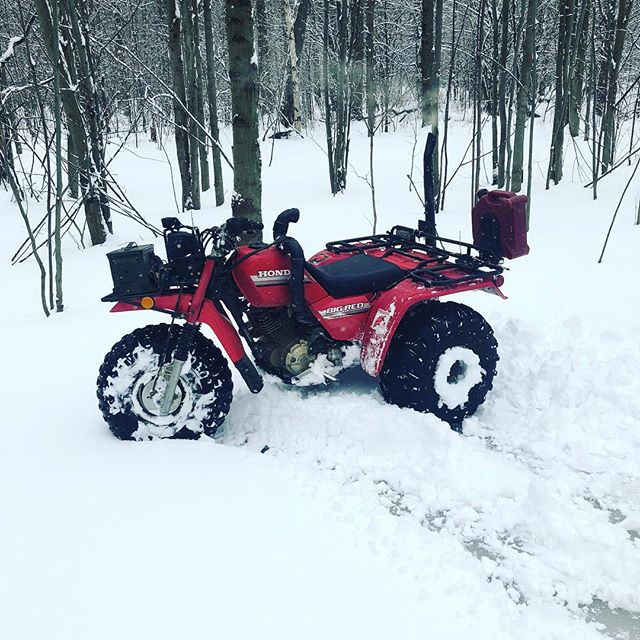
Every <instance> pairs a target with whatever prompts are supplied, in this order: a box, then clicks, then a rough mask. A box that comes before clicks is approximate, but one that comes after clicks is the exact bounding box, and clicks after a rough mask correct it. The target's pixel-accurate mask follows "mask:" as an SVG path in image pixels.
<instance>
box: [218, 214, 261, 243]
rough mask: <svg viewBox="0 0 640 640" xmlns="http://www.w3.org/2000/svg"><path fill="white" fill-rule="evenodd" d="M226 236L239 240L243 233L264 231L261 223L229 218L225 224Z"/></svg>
mask: <svg viewBox="0 0 640 640" xmlns="http://www.w3.org/2000/svg"><path fill="white" fill-rule="evenodd" d="M225 227H226V231H227V235H229V236H234V237H236V238H239V237H240V236H241V235H243V234H245V233H257V232H258V231H262V229H264V225H263V224H262V222H254V221H253V220H249V219H248V218H229V219H228V220H227V221H226V223H225Z"/></svg>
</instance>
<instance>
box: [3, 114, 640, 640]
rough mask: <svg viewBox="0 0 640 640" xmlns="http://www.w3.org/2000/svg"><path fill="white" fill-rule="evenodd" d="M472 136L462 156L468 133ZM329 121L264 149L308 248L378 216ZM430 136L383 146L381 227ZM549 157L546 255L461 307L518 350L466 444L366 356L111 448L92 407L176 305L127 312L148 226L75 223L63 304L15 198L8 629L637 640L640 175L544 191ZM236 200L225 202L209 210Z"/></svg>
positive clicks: (453, 201)
mask: <svg viewBox="0 0 640 640" xmlns="http://www.w3.org/2000/svg"><path fill="white" fill-rule="evenodd" d="M452 127H453V133H452V136H453V143H454V145H453V148H452V151H451V157H452V162H453V163H454V166H455V164H457V160H459V157H460V155H461V152H462V151H463V150H464V148H465V147H466V146H467V144H468V136H469V128H468V126H467V125H466V124H465V123H462V122H453V123H452ZM313 138H315V140H314V139H313ZM321 140H322V134H321V133H320V132H319V133H318V134H317V135H312V136H309V137H307V138H306V139H305V140H291V141H278V142H277V144H276V146H275V148H274V153H273V162H272V164H271V166H268V165H269V155H270V153H271V147H270V145H269V144H266V143H265V144H264V145H263V149H262V151H263V159H264V171H263V181H264V191H265V196H264V208H265V211H266V212H268V213H267V216H268V219H269V220H272V219H273V217H274V216H275V215H276V214H277V213H278V212H279V211H281V210H283V209H285V208H287V207H291V206H297V207H299V208H300V209H301V211H302V218H301V221H300V222H299V223H298V225H297V226H296V227H295V229H293V228H292V234H293V235H295V236H297V237H298V238H299V239H300V240H301V242H302V244H303V246H304V247H305V248H306V250H307V252H308V253H312V252H313V251H315V250H317V249H318V248H320V246H321V245H322V243H323V242H325V241H327V240H332V239H337V238H341V237H349V236H352V235H360V234H363V233H368V232H369V231H370V228H371V227H370V223H369V220H370V218H371V214H370V195H369V191H368V186H367V184H366V182H365V181H364V180H363V179H360V178H358V177H357V176H356V171H357V173H358V174H359V175H361V176H365V175H366V174H367V171H368V169H367V167H368V157H367V153H368V149H367V140H366V137H365V136H364V135H363V134H362V132H360V131H356V132H355V133H354V136H353V140H352V163H353V167H352V171H351V174H350V176H349V188H348V191H347V192H346V193H345V194H343V195H340V196H337V197H335V198H332V197H331V195H330V194H328V179H327V170H326V166H325V162H326V160H325V157H324V155H323V153H322V151H321V148H320V146H319V145H321V142H320V141H321ZM413 143H414V140H413V132H412V130H411V128H410V127H407V128H405V129H402V130H400V131H398V132H395V133H392V134H388V135H386V136H381V137H380V138H379V139H378V140H377V142H376V145H377V146H376V158H377V161H376V176H375V178H376V187H377V193H378V207H379V213H380V216H381V218H382V224H381V228H382V229H385V228H388V227H390V226H391V225H392V224H395V223H399V224H412V223H413V222H414V221H415V219H416V217H417V215H418V214H419V210H420V205H419V202H418V200H417V198H416V195H415V193H410V192H409V189H408V181H407V178H406V174H407V173H408V172H409V170H410V166H411V153H412V148H413ZM421 144H422V140H420V141H419V143H418V151H417V158H416V161H417V166H419V164H420V162H419V157H418V156H419V155H420V151H421V149H420V147H421ZM227 146H228V141H227ZM168 150H169V151H170V145H168ZM545 151H546V150H545V149H543V148H542V143H541V146H540V149H539V154H538V150H536V157H537V156H538V155H539V158H540V162H539V164H538V165H537V171H536V176H535V180H536V190H535V192H534V195H535V199H534V206H533V211H532V229H531V235H530V244H531V248H532V253H531V255H530V256H529V257H528V258H526V259H522V260H518V261H516V262H514V263H512V265H510V266H511V267H512V270H511V271H510V272H509V273H508V274H507V279H506V284H505V287H504V291H505V293H507V295H509V298H510V299H509V300H508V301H507V302H503V301H501V300H499V299H498V298H497V297H494V296H487V295H484V294H481V293H475V294H467V296H466V298H465V301H466V302H468V303H469V304H471V305H472V306H474V307H475V308H477V309H478V310H479V311H480V312H482V313H483V314H484V315H485V316H486V317H487V319H488V320H489V322H490V323H491V324H492V325H493V326H494V329H495V332H496V335H497V337H498V341H499V344H500V355H501V361H500V366H499V372H498V377H497V379H496V383H495V386H494V391H493V392H492V393H491V394H490V396H489V398H488V400H487V402H486V404H485V405H484V406H483V407H482V408H481V410H480V411H479V412H478V414H477V415H476V416H475V417H473V418H471V419H469V420H467V421H466V422H465V425H464V435H462V436H460V435H458V434H455V433H453V432H451V431H449V430H448V429H447V428H446V426H445V425H444V424H443V423H441V422H440V421H438V420H437V419H436V418H434V417H432V416H428V415H422V414H417V413H415V412H413V411H410V410H401V409H398V408H395V407H390V406H386V405H385V404H384V403H383V401H382V398H381V396H380V394H379V393H378V391H377V385H376V381H375V380H371V379H369V378H368V377H367V376H366V375H364V374H363V373H360V372H357V371H354V372H350V373H349V374H347V375H345V376H344V379H343V380H342V382H341V383H340V384H339V385H338V386H337V387H334V388H331V389H320V390H317V389H316V390H290V389H285V388H283V387H282V386H280V385H279V384H277V383H275V382H272V381H270V382H269V383H268V384H267V386H266V388H265V390H264V392H263V393H261V394H260V395H258V396H252V395H251V394H250V393H249V392H248V391H247V390H246V389H245V388H244V386H243V385H242V382H241V381H240V380H235V399H234V404H233V406H232V409H231V413H230V415H229V417H228V420H227V422H226V423H225V430H224V434H223V435H222V436H221V437H220V439H219V441H218V442H216V443H214V442H212V441H210V440H201V441H198V442H167V441H165V442H150V443H122V442H119V441H117V440H116V439H114V438H113V437H112V436H111V435H110V434H109V432H108V430H107V428H106V425H105V424H104V423H103V422H102V419H101V417H100V414H99V413H98V409H97V406H96V399H95V378H96V374H97V369H98V366H99V364H100V362H101V360H102V358H103V356H104V354H105V352H106V351H108V349H109V348H110V347H111V345H112V344H113V343H114V342H115V341H116V340H118V339H119V338H120V336H121V335H123V334H124V333H127V332H128V331H130V330H132V329H133V328H135V327H136V326H140V325H142V324H144V323H152V322H155V321H157V320H158V318H157V317H156V316H155V315H153V314H151V313H150V314H141V313H140V314H117V315H109V314H108V308H107V306H106V305H103V304H101V303H100V302H99V298H100V296H101V295H103V294H104V293H106V292H107V291H108V290H109V289H110V278H109V272H108V265H107V261H106V259H105V257H104V254H105V252H106V251H108V250H111V249H113V248H114V247H116V246H119V245H121V244H122V243H123V242H125V241H128V240H141V239H148V238H147V236H145V235H144V234H143V233H142V231H141V230H140V229H139V228H137V227H133V226H131V224H130V223H129V222H128V221H125V220H123V219H121V218H116V220H115V224H116V232H117V235H116V236H115V237H114V238H112V239H111V240H110V241H109V245H108V246H107V247H100V248H93V249H89V250H86V251H84V252H80V251H78V250H77V249H75V247H74V245H73V243H72V242H68V244H67V247H66V253H65V263H64V268H65V276H64V282H65V296H66V311H65V312H64V313H63V314H61V315H56V316H53V317H52V318H50V319H49V320H45V319H44V318H43V317H42V312H41V310H40V309H39V307H38V291H37V286H38V285H37V271H36V268H35V265H34V264H32V263H25V264H22V265H19V266H16V267H10V266H9V258H10V255H11V254H12V253H13V251H12V250H13V249H15V247H16V246H17V244H19V242H20V241H21V239H22V236H23V231H22V229H21V226H20V223H19V222H18V214H17V211H16V210H15V206H14V205H13V204H12V203H11V202H10V201H9V198H8V196H7V194H5V193H0V217H1V218H2V219H3V220H5V221H6V222H5V225H4V227H5V228H4V229H3V234H2V238H0V277H1V278H2V282H3V285H4V292H5V300H7V301H11V302H12V303H13V305H12V306H15V308H12V309H10V310H9V309H7V310H6V311H5V313H4V314H2V320H1V323H2V325H1V331H0V353H1V354H2V358H3V367H2V368H3V373H2V374H1V376H2V384H1V385H0V388H1V389H2V399H3V412H2V416H1V417H0V637H1V638H7V639H10V640H23V639H25V640H26V639H40V638H51V639H58V638H60V639H64V640H71V639H73V640H76V639H78V640H79V639H85V638H91V640H94V639H101V638H105V639H107V638H108V639H109V640H113V639H118V640H120V639H125V638H127V639H128V638H132V639H133V638H136V639H138V640H139V639H147V638H149V639H151V638H154V639H159V638H176V637H181V638H189V639H195V638H205V637H206V638H211V637H213V636H214V635H216V636H218V637H223V638H242V639H244V638H258V637H259V638H278V639H288V638H296V639H298V638H327V637H331V638H338V639H342V638H345V639H346V638H368V639H375V638H389V637H397V638H418V637H420V638H424V637H444V638H448V639H449V640H452V639H457V638H460V639H462V638H464V639H470V638H473V639H474V640H475V639H478V640H480V639H484V638H491V639H492V640H496V639H502V638H505V639H512V638H518V639H519V640H528V639H529V638H532V639H533V638H536V639H537V638H540V639H552V638H554V639H557V640H569V639H571V640H572V639H574V638H575V639H581V640H582V639H588V638H598V637H601V636H602V635H603V634H604V635H605V636H608V637H614V638H626V639H629V640H632V639H638V638H640V498H639V497H638V496H639V495H640V373H639V365H638V362H640V320H639V319H638V318H639V317H640V316H639V313H638V312H639V311H640V302H639V300H638V284H637V282H638V276H637V274H636V270H637V256H638V254H639V251H640V227H637V226H633V219H634V213H635V212H634V208H635V200H636V199H637V197H638V194H639V193H640V180H638V181H637V182H636V183H635V185H632V186H631V188H630V189H629V192H628V196H627V199H626V200H625V203H624V205H623V207H622V209H621V212H620V214H619V219H618V220H617V222H616V226H615V227H614V231H613V235H612V240H611V242H610V246H609V249H608V250H607V254H606V257H605V261H604V263H603V264H602V265H597V264H596V260H597V257H598V255H599V251H600V247H601V244H602V241H603V239H604V235H605V233H606V229H607V227H608V224H609V221H610V216H611V214H612V212H613V209H614V208H615V205H616V204H617V199H618V197H619V194H620V193H621V191H622V188H623V187H624V184H625V182H626V179H627V178H628V176H629V175H630V169H622V170H621V171H620V172H618V173H617V174H615V175H614V176H612V177H611V178H607V179H605V180H604V181H603V182H602V184H601V187H600V198H599V200H598V201H597V202H595V203H593V202H592V201H591V199H590V193H589V191H588V190H585V189H583V188H582V186H581V184H580V182H579V175H578V171H579V169H578V166H577V164H576V161H574V160H573V152H572V149H571V148H570V150H569V157H568V160H567V169H566V173H567V182H566V183H564V184H562V185H561V186H560V187H557V188H555V187H554V188H552V189H551V190H550V191H549V192H545V191H544V179H543V174H544V171H545V169H546V167H545V162H544V158H545ZM114 164H115V171H116V173H117V175H118V177H119V179H120V180H121V182H122V184H123V186H124V187H126V191H127V194H128V196H129V197H130V198H131V200H132V201H133V202H134V203H135V204H136V205H137V206H138V208H139V209H140V210H141V212H143V213H144V215H145V216H147V217H148V218H149V219H151V220H156V221H157V220H159V218H160V217H162V216H163V215H167V214H172V213H174V212H175V205H174V200H173V195H172V189H171V178H170V176H171V174H170V171H169V168H168V165H167V164H166V161H165V155H164V153H163V152H162V151H160V150H158V149H157V148H156V147H155V146H154V145H152V144H150V143H147V144H144V145H142V146H140V147H139V148H137V149H135V148H130V149H128V150H125V151H123V152H122V153H121V155H120V156H119V157H118V158H117V159H116V161H115V163H114ZM174 175H177V174H176V171H175V168H174ZM226 177H227V183H226V184H227V196H228V188H229V185H230V184H231V180H230V176H229V175H228V174H227V176H226ZM572 178H573V179H574V180H575V182H573V183H572V182H571V180H572ZM415 179H416V181H417V182H419V180H420V177H419V175H418V172H417V170H416V172H415ZM205 200H206V202H207V203H209V202H210V196H209V195H207V197H206V199H205ZM469 202H470V194H469V166H468V165H467V166H465V167H463V168H462V169H461V171H460V172H459V174H458V176H457V177H456V179H455V180H454V182H453V183H452V186H451V189H450V191H449V194H448V196H447V208H446V212H445V213H443V214H442V215H441V216H440V218H439V225H440V231H441V232H442V233H443V235H448V236H450V237H458V235H459V234H461V237H462V238H463V239H465V238H468V237H469V226H470V225H469ZM32 211H33V216H34V217H36V216H37V213H38V211H39V208H38V205H35V204H33V205H32ZM228 214H229V207H228V205H225V207H224V208H223V209H222V210H215V209H214V208H212V207H210V206H207V207H206V208H205V209H204V210H203V212H201V213H196V214H194V220H195V221H196V222H197V224H199V225H200V226H202V227H204V226H209V225H212V224H215V223H217V222H219V221H221V220H223V219H224V218H226V217H227V216H228ZM7 306H8V305H7ZM265 447H268V450H267V451H266V452H265V453H262V454H261V453H260V452H261V451H263V450H264V449H265Z"/></svg>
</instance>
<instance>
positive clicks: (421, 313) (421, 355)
mask: <svg viewBox="0 0 640 640" xmlns="http://www.w3.org/2000/svg"><path fill="white" fill-rule="evenodd" d="M497 362H498V344H497V342H496V339H495V337H494V335H493V330H492V329H491V327H490V326H489V324H488V323H487V321H486V320H485V319H484V318H483V317H482V316H481V315H480V314H479V313H477V312H476V311H474V310H473V309H471V308H469V307H467V306H465V305H463V304H458V303H456V302H442V303H441V302H433V303H428V304H421V305H417V306H416V307H414V308H413V309H410V310H409V312H408V313H407V316H405V318H404V319H403V321H402V323H401V324H400V326H399V327H398V329H397V331H396V333H395V335H394V336H393V339H392V341H391V345H390V346H389V351H388V352H387V356H386V358H385V361H384V365H383V367H382V371H381V372H380V389H381V391H382V395H383V397H384V399H385V400H386V401H387V402H390V403H391V404H395V405H398V406H400V407H410V408H412V409H415V410H416V411H422V412H428V413H433V414H434V415H436V416H438V418H440V419H442V420H444V421H445V422H448V423H449V424H450V425H451V426H452V427H454V428H456V429H459V428H460V425H461V423H462V420H463V419H464V418H466V417H467V416H470V415H472V414H474V413H475V412H476V410H477V409H478V407H479V406H480V405H481V404H482V403H483V402H484V399H485V398H486V396H487V393H488V392H489V391H490V389H491V387H492V386H493V378H494V376H495V374H496V364H497Z"/></svg>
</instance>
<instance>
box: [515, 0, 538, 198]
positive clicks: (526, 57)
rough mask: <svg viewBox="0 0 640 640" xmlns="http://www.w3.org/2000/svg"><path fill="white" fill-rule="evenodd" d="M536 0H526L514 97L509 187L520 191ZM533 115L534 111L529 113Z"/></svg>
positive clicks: (530, 87) (528, 106)
mask: <svg viewBox="0 0 640 640" xmlns="http://www.w3.org/2000/svg"><path fill="white" fill-rule="evenodd" d="M536 5H537V2H536V0H528V4H527V21H526V24H525V36H524V42H523V47H522V66H521V67H520V83H519V84H518V90H517V97H516V127H515V133H514V139H513V170H512V173H511V189H512V190H513V191H520V190H521V189H522V180H523V162H524V132H525V126H526V122H527V109H528V108H530V105H531V104H532V102H533V101H532V100H531V95H532V94H534V95H535V90H536V88H535V85H534V83H533V82H532V71H533V59H534V56H535V34H536V9H537V7H536ZM531 117H532V118H533V117H535V113H532V114H531Z"/></svg>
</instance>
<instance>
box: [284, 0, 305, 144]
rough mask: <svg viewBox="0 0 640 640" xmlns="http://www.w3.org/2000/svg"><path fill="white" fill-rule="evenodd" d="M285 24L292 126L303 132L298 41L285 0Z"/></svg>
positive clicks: (288, 6) (289, 8)
mask: <svg viewBox="0 0 640 640" xmlns="http://www.w3.org/2000/svg"><path fill="white" fill-rule="evenodd" d="M283 8H284V23H285V28H286V30H287V54H288V63H289V79H290V81H291V101H292V107H293V109H292V111H293V114H292V115H293V120H292V122H291V124H292V125H293V128H294V129H295V131H297V132H298V133H300V131H302V111H301V109H300V81H299V79H298V55H297V53H296V40H295V35H294V28H293V16H292V15H291V7H290V5H289V0H283Z"/></svg>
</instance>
